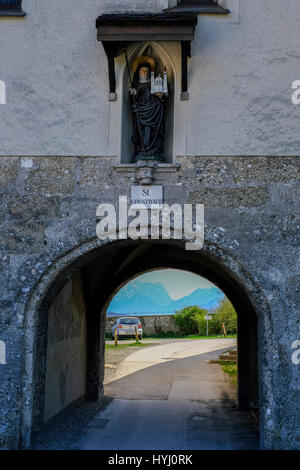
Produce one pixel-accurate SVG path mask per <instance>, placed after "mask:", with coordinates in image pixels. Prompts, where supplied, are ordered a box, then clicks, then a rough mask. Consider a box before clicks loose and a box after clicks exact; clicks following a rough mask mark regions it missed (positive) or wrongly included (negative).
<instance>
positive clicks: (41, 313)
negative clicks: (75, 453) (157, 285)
mask: <svg viewBox="0 0 300 470" xmlns="http://www.w3.org/2000/svg"><path fill="white" fill-rule="evenodd" d="M212 251H214V250H212ZM158 268H174V269H181V270H186V271H190V272H192V273H195V274H198V275H200V276H202V277H205V278H206V279H208V280H209V281H211V282H212V283H214V284H215V285H216V286H217V287H219V288H220V289H221V290H222V291H223V292H224V294H225V295H226V296H227V297H228V298H229V300H230V301H231V303H232V304H233V306H234V308H235V310H236V312H237V314H238V403H239V407H240V409H241V410H250V409H253V408H257V407H258V401H259V383H258V331H257V330H258V321H257V315H256V312H255V309H254V307H253V305H252V303H251V302H250V300H249V297H248V295H247V293H246V292H247V286H246V285H245V279H244V280H242V279H239V277H238V274H237V273H235V272H234V271H233V270H231V267H230V265H229V263H228V261H227V260H225V259H224V262H221V261H220V260H219V259H218V257H217V256H215V255H214V254H211V253H208V252H205V251H203V250H202V251H201V252H191V251H190V252H189V251H185V249H184V245H183V244H182V243H181V242H177V241H176V242H175V241H116V242H112V243H109V244H105V245H103V246H100V247H96V248H95V249H93V250H90V251H88V252H87V253H86V254H84V256H79V257H78V258H75V259H74V260H73V261H72V262H70V263H68V264H67V265H65V266H64V269H62V270H61V271H59V272H57V273H56V275H55V278H54V280H53V282H51V285H49V287H48V288H47V289H46V292H45V295H44V296H43V298H42V299H40V302H39V307H38V315H36V316H35V320H33V319H34V312H32V318H31V320H28V324H31V329H34V342H33V351H34V352H33V356H32V361H33V362H32V381H31V382H30V377H29V376H28V374H27V378H26V380H27V381H28V383H27V384H26V380H25V383H24V390H26V391H27V392H26V393H27V400H26V405H24V410H23V417H22V437H23V445H24V446H26V445H28V444H29V441H30V436H31V435H32V434H33V433H36V432H38V431H39V430H40V429H41V428H42V427H43V425H44V423H45V422H46V421H48V420H49V419H50V418H52V416H54V415H56V414H58V413H60V412H62V411H63V410H64V409H65V408H66V407H68V406H70V405H71V404H72V403H74V402H76V401H83V400H87V401H97V400H99V398H101V396H102V393H103V378H104V351H105V321H106V306H107V305H108V302H109V301H110V300H111V298H112V297H113V295H114V294H115V292H116V291H117V290H118V289H119V288H120V287H121V286H122V285H124V284H125V283H126V282H128V280H130V279H132V278H134V277H135V276H137V275H139V274H140V273H143V272H145V271H149V270H155V269H158ZM241 271H242V269H241ZM51 315H52V321H51V324H52V325H55V327H54V328H53V327H52V329H51V330H49V329H48V325H50V321H49V318H50V316H51ZM58 344H59V345H58ZM49 355H51V358H50V362H51V361H52V365H50V366H49ZM47 357H48V359H47ZM68 357H69V359H70V361H69V362H68ZM27 370H28V366H27ZM49 384H50V385H49ZM28 395H29V399H28ZM49 396H51V397H52V399H51V400H50V402H51V401H52V403H50V405H49Z"/></svg>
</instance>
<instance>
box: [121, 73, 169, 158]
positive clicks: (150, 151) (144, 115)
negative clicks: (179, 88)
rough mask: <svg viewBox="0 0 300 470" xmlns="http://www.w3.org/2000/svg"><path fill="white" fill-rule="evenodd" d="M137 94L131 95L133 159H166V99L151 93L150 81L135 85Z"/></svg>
mask: <svg viewBox="0 0 300 470" xmlns="http://www.w3.org/2000/svg"><path fill="white" fill-rule="evenodd" d="M135 89H136V91H137V95H135V96H133V95H130V96H131V106H132V113H133V136H132V142H133V144H134V145H135V155H134V158H133V160H134V161H137V160H158V161H164V160H165V159H164V155H163V152H164V148H163V147H164V133H165V106H166V100H165V99H164V97H163V98H162V99H160V98H158V96H155V95H151V89H150V82H149V83H138V84H137V85H136V86H135Z"/></svg>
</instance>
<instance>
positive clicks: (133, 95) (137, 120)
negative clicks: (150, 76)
mask: <svg viewBox="0 0 300 470" xmlns="http://www.w3.org/2000/svg"><path fill="white" fill-rule="evenodd" d="M125 58H126V65H127V70H128V75H129V80H130V83H131V88H133V89H134V86H133V80H131V74H130V68H129V63H128V56H127V51H126V49H125ZM131 95H132V97H133V102H134V105H135V109H136V122H137V128H138V131H139V134H140V137H141V141H142V150H143V153H144V157H145V156H146V151H145V144H144V139H143V135H142V129H141V124H140V120H139V113H138V110H137V108H136V99H135V94H134V93H131Z"/></svg>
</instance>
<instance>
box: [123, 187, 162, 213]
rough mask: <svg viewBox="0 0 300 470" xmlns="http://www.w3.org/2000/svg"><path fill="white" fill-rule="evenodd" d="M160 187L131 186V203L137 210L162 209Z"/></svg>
mask: <svg viewBox="0 0 300 470" xmlns="http://www.w3.org/2000/svg"><path fill="white" fill-rule="evenodd" d="M163 203H164V201H163V187H162V186H131V201H130V204H131V205H134V206H135V207H136V208H137V209H150V208H151V209H162V206H163Z"/></svg>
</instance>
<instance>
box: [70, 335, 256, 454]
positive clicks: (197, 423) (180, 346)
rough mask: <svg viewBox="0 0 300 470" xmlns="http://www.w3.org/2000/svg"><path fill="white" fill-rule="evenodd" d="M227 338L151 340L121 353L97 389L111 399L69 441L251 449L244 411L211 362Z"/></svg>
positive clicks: (87, 445) (90, 445) (99, 445)
mask: <svg viewBox="0 0 300 470" xmlns="http://www.w3.org/2000/svg"><path fill="white" fill-rule="evenodd" d="M235 344H236V340H235V339H217V340H213V339H212V340H192V341H180V342H172V341H168V342H166V343H165V344H163V345H159V346H153V347H151V348H150V347H149V348H145V349H141V350H140V351H137V352H135V353H134V354H132V355H130V356H128V357H126V358H125V360H124V361H122V362H121V363H120V365H119V367H118V368H117V371H116V375H115V378H114V379H113V380H112V381H110V382H109V383H107V384H106V389H105V394H106V395H108V396H111V397H114V399H113V400H112V401H111V402H110V403H109V405H108V406H107V407H106V408H105V409H104V410H103V411H101V412H100V413H99V414H98V415H97V416H96V418H94V419H93V420H92V421H91V422H90V423H89V424H88V426H87V427H86V429H85V432H84V434H83V436H82V437H81V439H80V440H79V441H78V442H76V443H74V448H75V449H85V450H88V449H99V450H100V449H113V450H122V449H136V450H138V449H171V450H174V449H179V450H186V449H189V450H191V449H243V450H250V449H257V448H258V436H257V433H256V430H255V426H254V423H253V421H252V419H251V418H250V416H249V414H248V412H241V411H239V410H238V408H237V406H236V392H235V390H234V389H233V387H232V386H231V385H230V383H229V377H228V376H227V375H226V374H224V373H223V371H222V370H221V368H220V366H219V364H210V363H209V361H210V360H211V359H216V358H217V357H218V355H219V354H221V353H222V352H224V351H226V350H228V349H230V348H232V347H233V346H235Z"/></svg>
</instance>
